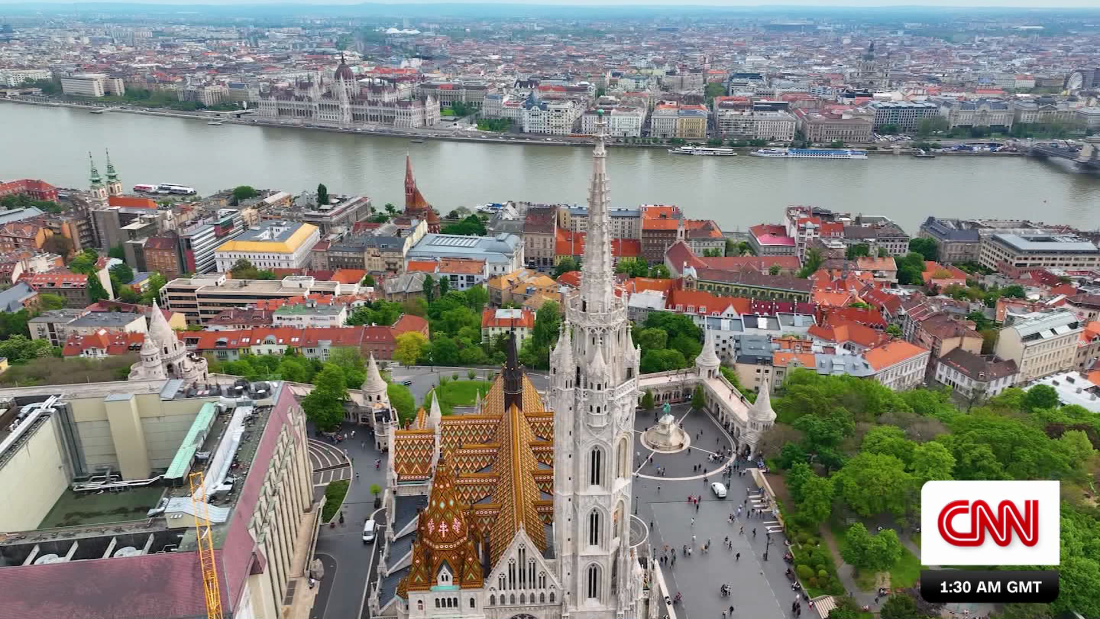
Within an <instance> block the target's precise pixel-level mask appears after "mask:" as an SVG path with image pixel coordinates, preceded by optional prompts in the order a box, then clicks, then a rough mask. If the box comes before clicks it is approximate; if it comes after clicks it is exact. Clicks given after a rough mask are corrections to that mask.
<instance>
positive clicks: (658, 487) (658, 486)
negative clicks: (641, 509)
mask: <svg viewBox="0 0 1100 619" xmlns="http://www.w3.org/2000/svg"><path fill="white" fill-rule="evenodd" d="M657 494H661V486H660V484H658V485H657Z"/></svg>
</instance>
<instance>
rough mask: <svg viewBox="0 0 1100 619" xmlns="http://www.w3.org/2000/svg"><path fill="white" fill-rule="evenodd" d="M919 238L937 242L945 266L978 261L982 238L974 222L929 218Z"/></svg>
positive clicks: (940, 259)
mask: <svg viewBox="0 0 1100 619" xmlns="http://www.w3.org/2000/svg"><path fill="white" fill-rule="evenodd" d="M918 236H919V237H920V238H925V239H932V240H934V241H936V244H937V245H938V246H939V261H940V262H942V263H944V264H952V263H956V262H977V261H978V257H979V254H980V246H981V236H980V235H979V233H978V227H977V226H976V225H974V222H969V221H966V220H962V219H940V218H937V217H929V218H928V219H926V220H924V223H922V224H921V225H920V232H919V234H918Z"/></svg>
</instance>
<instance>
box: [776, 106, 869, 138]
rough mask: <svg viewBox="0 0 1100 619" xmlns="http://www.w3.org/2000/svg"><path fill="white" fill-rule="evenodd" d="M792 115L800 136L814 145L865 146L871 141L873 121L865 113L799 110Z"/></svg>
mask: <svg viewBox="0 0 1100 619" xmlns="http://www.w3.org/2000/svg"><path fill="white" fill-rule="evenodd" d="M794 113H795V117H796V118H797V119H798V127H799V129H800V130H801V131H802V135H803V136H805V138H806V139H807V140H808V141H810V142H813V143H815V144H829V143H832V142H843V143H844V144H866V143H868V142H871V141H872V137H871V133H872V127H873V125H874V119H873V117H872V116H871V115H870V114H867V113H866V112H860V111H855V110H845V111H839V112H837V111H823V112H817V111H812V110H803V109H799V110H795V112H794Z"/></svg>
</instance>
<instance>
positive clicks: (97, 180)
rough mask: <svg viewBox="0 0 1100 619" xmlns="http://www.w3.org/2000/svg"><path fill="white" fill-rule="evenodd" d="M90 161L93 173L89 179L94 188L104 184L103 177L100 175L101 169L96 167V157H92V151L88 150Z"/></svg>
mask: <svg viewBox="0 0 1100 619" xmlns="http://www.w3.org/2000/svg"><path fill="white" fill-rule="evenodd" d="M88 163H89V164H91V166H92V170H91V174H89V176H88V181H89V182H91V184H92V189H95V188H96V187H99V186H100V185H102V184H103V178H102V177H100V176H99V170H98V169H97V168H96V167H95V159H93V158H92V153H91V151H88Z"/></svg>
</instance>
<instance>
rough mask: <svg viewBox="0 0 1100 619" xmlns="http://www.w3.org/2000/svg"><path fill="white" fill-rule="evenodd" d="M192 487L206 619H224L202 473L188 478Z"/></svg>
mask: <svg viewBox="0 0 1100 619" xmlns="http://www.w3.org/2000/svg"><path fill="white" fill-rule="evenodd" d="M187 481H188V483H189V484H190V485H191V504H192V506H193V507H194V510H193V513H194V515H195V535H196V536H197V539H196V541H197V542H198V545H199V563H200V564H201V566H202V588H203V593H204V594H205V596H206V619H224V618H225V615H224V613H223V612H222V593H221V586H220V585H219V584H218V569H217V567H216V565H215V563H214V535H213V533H211V532H210V514H209V511H208V510H207V503H206V485H205V484H204V483H203V475H202V472H201V471H199V472H196V473H191V474H190V475H188V476H187Z"/></svg>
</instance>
